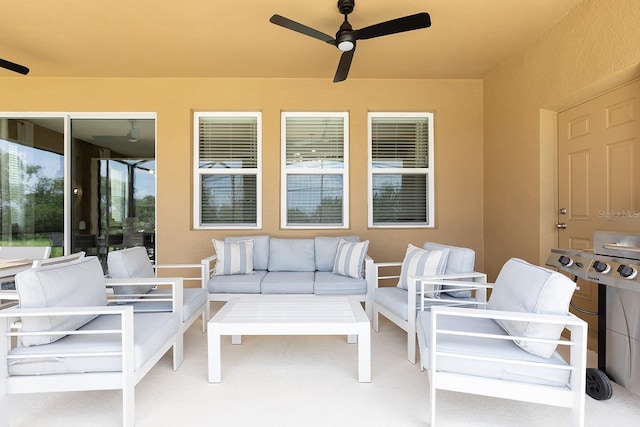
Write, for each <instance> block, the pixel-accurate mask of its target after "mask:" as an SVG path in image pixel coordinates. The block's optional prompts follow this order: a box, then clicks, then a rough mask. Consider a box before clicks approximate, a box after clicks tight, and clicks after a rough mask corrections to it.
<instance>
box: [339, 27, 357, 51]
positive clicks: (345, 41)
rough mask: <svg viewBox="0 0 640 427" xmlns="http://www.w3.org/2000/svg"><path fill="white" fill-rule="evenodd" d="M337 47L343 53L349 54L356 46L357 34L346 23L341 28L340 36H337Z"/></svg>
mask: <svg viewBox="0 0 640 427" xmlns="http://www.w3.org/2000/svg"><path fill="white" fill-rule="evenodd" d="M345 24H346V25H345ZM336 46H338V49H340V50H341V51H343V52H349V51H350V50H353V48H354V47H355V46H356V35H355V32H354V31H353V30H352V29H351V25H349V23H348V22H346V21H345V22H344V23H343V24H342V26H341V27H340V30H339V31H338V34H336Z"/></svg>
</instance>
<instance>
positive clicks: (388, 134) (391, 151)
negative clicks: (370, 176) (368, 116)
mask: <svg viewBox="0 0 640 427" xmlns="http://www.w3.org/2000/svg"><path fill="white" fill-rule="evenodd" d="M428 147H429V122H428V120H427V118H414V117H375V118H373V119H372V120H371V154H372V158H373V167H376V168H388V167H391V168H426V167H428V165H429V150H428Z"/></svg>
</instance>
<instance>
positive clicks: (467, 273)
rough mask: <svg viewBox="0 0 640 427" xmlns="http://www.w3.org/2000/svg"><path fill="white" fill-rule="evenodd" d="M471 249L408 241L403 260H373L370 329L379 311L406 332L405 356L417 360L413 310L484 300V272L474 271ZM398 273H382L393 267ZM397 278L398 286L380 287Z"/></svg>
mask: <svg viewBox="0 0 640 427" xmlns="http://www.w3.org/2000/svg"><path fill="white" fill-rule="evenodd" d="M474 264H475V252H474V251H473V250H472V249H468V248H461V247H456V246H449V245H441V244H437V243H432V242H427V243H425V244H424V246H423V249H420V248H417V247H415V246H412V245H409V247H408V249H407V253H406V255H405V259H404V260H403V261H402V262H379V263H373V268H372V269H371V270H372V271H371V274H369V275H368V280H371V281H372V284H371V286H370V288H373V289H374V293H373V329H374V330H375V331H376V332H377V331H378V326H379V325H378V316H379V315H380V314H382V315H383V316H385V317H386V318H387V319H389V320H390V321H391V322H393V323H394V324H395V325H397V326H398V327H400V328H401V329H402V330H404V331H406V332H407V359H408V360H409V361H410V362H411V363H416V312H417V311H418V310H425V309H428V308H429V307H431V306H433V305H477V304H483V303H484V302H486V293H485V288H484V287H483V286H482V283H485V282H486V281H487V276H486V275H485V274H484V273H478V272H474V271H473V269H474ZM399 267H401V273H400V275H397V274H395V275H382V274H381V271H382V270H384V271H389V270H388V269H391V268H394V269H395V270H396V271H397V269H398V268H399ZM389 279H399V282H398V286H387V287H380V286H379V283H380V282H381V281H383V280H389Z"/></svg>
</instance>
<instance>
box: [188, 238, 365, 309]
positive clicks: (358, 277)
mask: <svg viewBox="0 0 640 427" xmlns="http://www.w3.org/2000/svg"><path fill="white" fill-rule="evenodd" d="M213 243H214V248H215V255H212V256H209V257H207V258H205V259H203V260H202V261H201V262H202V264H203V265H204V270H205V277H204V278H203V284H204V286H206V288H207V291H208V293H209V301H228V300H229V299H231V298H233V297H236V296H240V295H265V294H289V295H293V294H313V295H353V296H356V297H358V299H359V300H360V301H361V302H364V305H365V311H366V313H367V317H369V319H371V317H372V313H373V308H372V306H373V285H374V282H373V280H371V278H370V277H369V274H370V272H371V271H372V265H373V259H371V257H369V256H368V255H367V249H368V244H369V242H368V241H362V242H361V241H360V239H359V237H358V236H336V237H326V236H317V237H313V238H277V237H271V236H268V235H260V236H233V237H227V238H225V239H224V241H219V240H214V241H213ZM216 246H217V247H216Z"/></svg>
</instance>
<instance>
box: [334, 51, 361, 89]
mask: <svg viewBox="0 0 640 427" xmlns="http://www.w3.org/2000/svg"><path fill="white" fill-rule="evenodd" d="M355 51H356V48H355V46H354V47H353V49H351V50H349V51H346V52H343V53H342V56H340V62H339V63H338V69H337V70H336V75H335V77H334V78H333V82H334V83H338V82H341V81H343V80H346V79H347V75H348V74H349V68H351V61H352V60H353V54H354V52H355Z"/></svg>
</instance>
